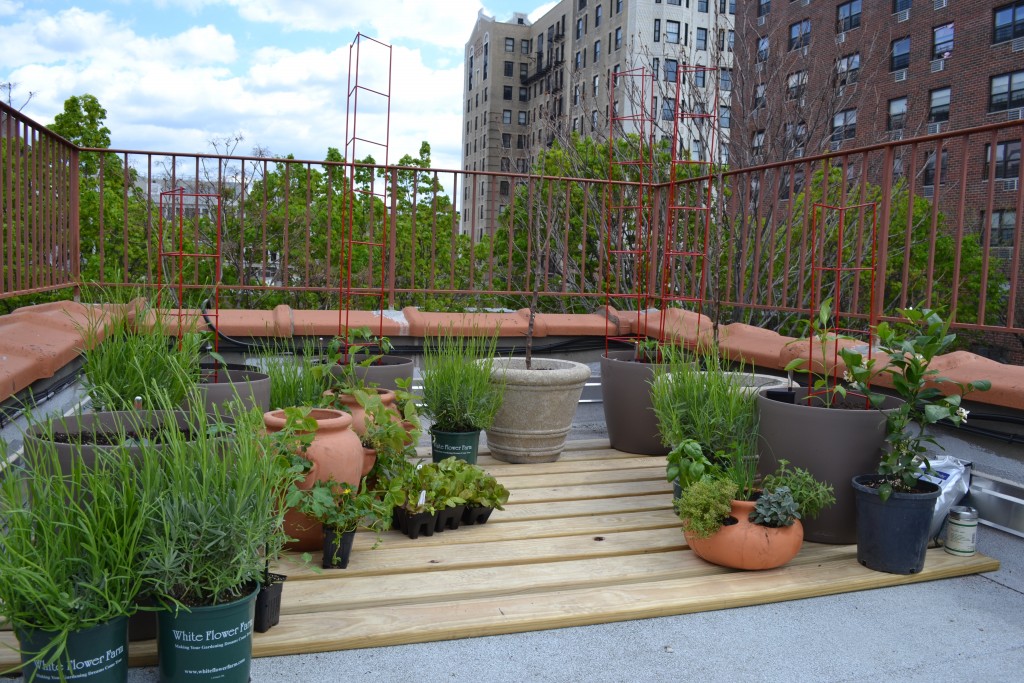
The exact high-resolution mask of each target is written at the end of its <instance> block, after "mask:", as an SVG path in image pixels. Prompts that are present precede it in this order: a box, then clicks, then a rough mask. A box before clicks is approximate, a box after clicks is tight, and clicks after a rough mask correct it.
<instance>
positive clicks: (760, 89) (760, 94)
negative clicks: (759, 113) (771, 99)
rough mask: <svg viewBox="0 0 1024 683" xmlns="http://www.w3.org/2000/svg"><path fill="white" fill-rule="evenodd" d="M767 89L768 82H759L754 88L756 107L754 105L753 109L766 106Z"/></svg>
mask: <svg viewBox="0 0 1024 683" xmlns="http://www.w3.org/2000/svg"><path fill="white" fill-rule="evenodd" d="M767 89H768V86H767V85H766V84H764V83H758V84H757V87H756V88H754V107H753V109H754V110H755V111H756V110H758V109H760V108H761V107H763V106H764V98H765V92H766V91H767Z"/></svg>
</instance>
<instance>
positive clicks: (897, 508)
mask: <svg viewBox="0 0 1024 683" xmlns="http://www.w3.org/2000/svg"><path fill="white" fill-rule="evenodd" d="M880 480H881V475H877V474H864V475H861V476H859V477H854V478H853V489H854V494H855V496H856V501H857V561H858V562H860V563H861V564H862V565H864V566H865V567H867V568H868V569H873V570H875V571H879V572H887V573H889V574H916V573H918V572H919V571H921V570H922V569H924V560H925V553H926V552H927V550H928V536H929V533H928V532H929V531H930V529H931V524H932V512H933V511H934V509H935V501H936V500H937V499H938V497H939V493H940V489H939V487H938V485H937V484H932V483H931V482H927V481H920V480H918V483H917V489H918V490H917V491H915V492H911V493H901V492H898V491H894V492H893V494H892V495H891V496H889V500H887V501H885V502H884V503H883V502H882V498H881V496H880V495H879V493H878V488H877V487H876V486H877V484H878V483H879V481H880Z"/></svg>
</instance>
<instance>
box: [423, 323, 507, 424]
mask: <svg viewBox="0 0 1024 683" xmlns="http://www.w3.org/2000/svg"><path fill="white" fill-rule="evenodd" d="M497 347H498V332H497V330H495V331H494V332H493V333H491V334H484V333H482V332H481V331H480V330H474V331H473V334H471V335H469V336H458V335H456V334H454V332H453V331H452V330H451V328H449V329H447V330H445V331H443V332H442V333H440V334H438V335H437V336H434V337H428V338H427V339H425V340H424V343H423V413H424V414H425V415H427V417H429V418H430V419H431V421H432V422H433V429H434V430H436V431H441V432H471V431H476V430H479V429H488V428H489V427H490V426H491V425H492V424H493V423H494V417H495V415H497V413H498V410H499V409H500V408H501V403H502V400H503V398H504V394H505V385H504V384H502V383H499V382H494V381H492V380H491V369H492V368H493V366H494V360H495V355H496V353H497Z"/></svg>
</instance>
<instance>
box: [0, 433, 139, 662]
mask: <svg viewBox="0 0 1024 683" xmlns="http://www.w3.org/2000/svg"><path fill="white" fill-rule="evenodd" d="M0 451H3V448H2V443H0ZM4 461H6V458H4ZM0 477H2V480H0V615H2V616H3V617H4V618H5V619H7V620H8V621H9V622H10V624H11V626H12V627H13V629H14V632H15V634H16V635H17V636H18V639H19V641H20V644H21V656H22V662H23V664H24V673H25V678H26V680H28V681H57V680H61V681H62V680H65V679H68V678H71V677H73V678H74V680H87V681H123V680H125V679H126V677H127V675H128V658H127V654H128V637H127V617H128V616H129V615H130V614H131V613H133V612H134V611H135V598H136V596H137V595H138V593H139V591H140V588H141V586H142V576H141V573H140V570H139V566H138V559H139V549H140V544H141V540H142V534H143V529H144V527H145V523H146V519H147V516H148V512H149V508H148V503H147V501H146V499H145V497H144V495H143V494H142V491H141V489H140V487H139V486H138V485H137V478H136V469H135V464H134V462H133V460H132V458H131V456H130V455H129V454H128V452H127V451H126V450H125V449H114V450H111V451H108V452H104V453H101V454H100V455H99V456H98V457H97V459H96V461H95V462H94V463H93V464H92V465H91V466H89V467H86V466H85V465H84V464H83V461H82V460H81V459H80V458H79V459H76V460H74V461H73V462H72V463H71V466H70V469H69V471H68V472H67V473H66V474H65V473H63V472H62V469H61V463H60V458H59V456H58V453H57V451H56V449H55V448H54V447H53V444H52V442H50V443H49V444H44V445H42V446H40V447H38V448H36V449H35V450H34V451H33V452H32V454H31V455H28V456H23V458H22V461H18V462H16V463H15V464H12V465H8V466H7V467H6V468H5V469H4V470H3V472H2V473H0Z"/></svg>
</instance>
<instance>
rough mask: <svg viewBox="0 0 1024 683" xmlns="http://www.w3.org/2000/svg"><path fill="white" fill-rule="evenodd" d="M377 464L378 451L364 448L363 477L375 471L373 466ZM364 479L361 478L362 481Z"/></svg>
mask: <svg viewBox="0 0 1024 683" xmlns="http://www.w3.org/2000/svg"><path fill="white" fill-rule="evenodd" d="M375 464H377V451H376V449H374V448H367V447H365V446H363V475H362V477H365V476H366V475H368V474H369V473H370V470H372V469H373V466H374V465H375ZM362 477H360V478H359V480H360V481H362Z"/></svg>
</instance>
